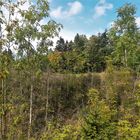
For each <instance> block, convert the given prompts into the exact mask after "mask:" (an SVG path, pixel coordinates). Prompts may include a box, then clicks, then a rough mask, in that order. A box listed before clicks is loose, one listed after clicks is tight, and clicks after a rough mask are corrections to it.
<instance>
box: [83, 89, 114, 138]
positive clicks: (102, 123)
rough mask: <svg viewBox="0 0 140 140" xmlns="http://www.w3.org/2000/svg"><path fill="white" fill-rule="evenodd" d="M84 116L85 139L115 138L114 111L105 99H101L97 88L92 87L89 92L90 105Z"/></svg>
mask: <svg viewBox="0 0 140 140" xmlns="http://www.w3.org/2000/svg"><path fill="white" fill-rule="evenodd" d="M83 116H84V124H83V129H82V139H83V140H85V139H86V140H93V139H97V140H102V139H107V140H108V139H109V140H112V139H115V135H116V128H115V123H114V122H113V120H112V117H113V111H111V110H110V108H109V106H108V105H107V104H106V103H105V101H104V100H103V99H100V97H99V92H98V91H97V90H95V89H91V90H90V91H89V93H88V106H87V109H86V112H85V113H84V114H83Z"/></svg>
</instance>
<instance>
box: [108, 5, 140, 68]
mask: <svg viewBox="0 0 140 140" xmlns="http://www.w3.org/2000/svg"><path fill="white" fill-rule="evenodd" d="M117 13H118V16H117V17H118V19H117V20H116V21H115V22H114V25H113V27H112V28H111V29H110V35H111V36H110V39H111V40H112V41H111V42H113V44H112V45H113V47H114V52H113V55H112V58H113V62H114V63H115V64H116V65H118V64H121V66H124V67H130V68H133V69H136V67H137V62H136V61H137V56H136V55H135V54H136V52H137V48H138V46H139V45H138V43H139V41H138V40H139V30H138V28H137V25H136V21H135V20H136V19H135V14H136V8H135V6H134V5H131V4H126V5H124V6H123V7H121V8H119V9H118V10H117Z"/></svg>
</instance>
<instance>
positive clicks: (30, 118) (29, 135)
mask: <svg viewBox="0 0 140 140" xmlns="http://www.w3.org/2000/svg"><path fill="white" fill-rule="evenodd" d="M32 109H33V85H32V84H31V91H30V111H29V126H28V140H29V139H30V137H31V127H32Z"/></svg>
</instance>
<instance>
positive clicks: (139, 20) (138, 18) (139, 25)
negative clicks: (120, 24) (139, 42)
mask: <svg viewBox="0 0 140 140" xmlns="http://www.w3.org/2000/svg"><path fill="white" fill-rule="evenodd" d="M136 24H137V26H138V27H140V17H136Z"/></svg>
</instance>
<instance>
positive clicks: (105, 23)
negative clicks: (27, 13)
mask: <svg viewBox="0 0 140 140" xmlns="http://www.w3.org/2000/svg"><path fill="white" fill-rule="evenodd" d="M49 2H50V16H51V18H52V19H54V20H55V21H56V22H58V23H61V24H62V25H63V26H64V28H63V29H62V30H61V32H60V36H62V37H63V38H65V39H67V40H71V39H73V37H74V36H75V34H76V33H79V34H85V35H87V36H90V35H92V34H97V33H98V32H103V31H104V30H105V29H106V28H109V26H110V24H111V23H112V21H114V20H115V19H116V10H117V9H118V8H119V7H121V6H122V5H123V4H125V3H132V4H134V5H136V8H137V14H136V21H137V24H138V25H139V26H140V8H139V5H140V0H49Z"/></svg>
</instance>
